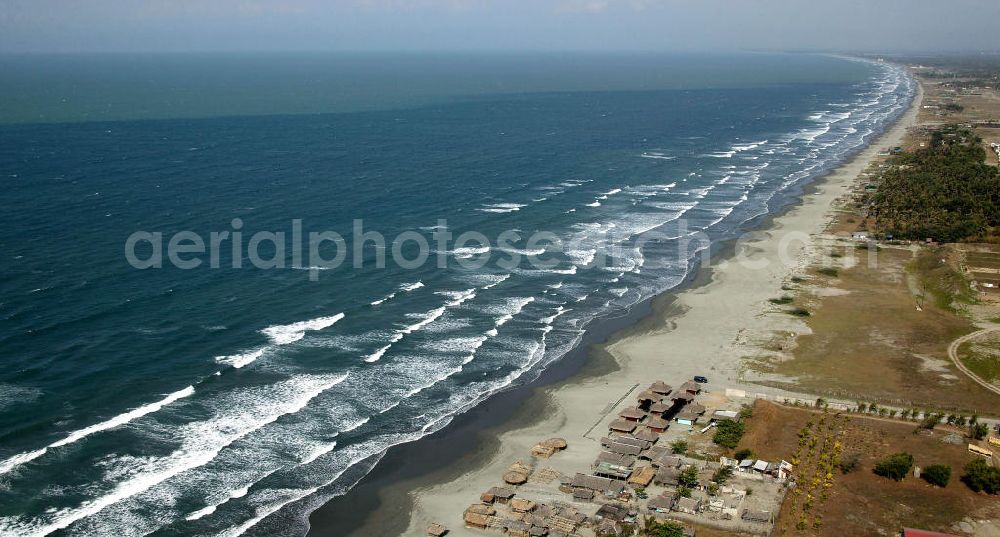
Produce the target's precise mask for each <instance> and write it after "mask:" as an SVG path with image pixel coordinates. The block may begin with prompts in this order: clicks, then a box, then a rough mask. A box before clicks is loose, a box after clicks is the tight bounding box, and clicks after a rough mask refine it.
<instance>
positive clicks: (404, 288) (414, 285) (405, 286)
mask: <svg viewBox="0 0 1000 537" xmlns="http://www.w3.org/2000/svg"><path fill="white" fill-rule="evenodd" d="M423 286H424V282H421V281H418V282H414V283H404V284H403V285H400V286H399V290H400V291H403V292H405V293H409V292H410V291H416V290H417V289H420V288H421V287H423Z"/></svg>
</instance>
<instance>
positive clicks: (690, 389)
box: [678, 380, 701, 395]
mask: <svg viewBox="0 0 1000 537" xmlns="http://www.w3.org/2000/svg"><path fill="white" fill-rule="evenodd" d="M678 391H682V392H687V393H690V394H692V395H698V394H699V393H701V385H700V384H698V383H697V382H695V381H693V380H689V381H686V382H685V383H684V384H681V387H680V388H678Z"/></svg>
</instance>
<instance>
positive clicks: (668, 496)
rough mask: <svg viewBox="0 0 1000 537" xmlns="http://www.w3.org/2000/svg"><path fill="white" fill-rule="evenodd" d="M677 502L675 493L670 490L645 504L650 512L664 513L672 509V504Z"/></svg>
mask: <svg viewBox="0 0 1000 537" xmlns="http://www.w3.org/2000/svg"><path fill="white" fill-rule="evenodd" d="M676 501H677V493H676V492H674V491H672V490H666V491H663V492H662V493H661V494H660V495H659V496H657V497H656V498H653V499H652V500H649V503H648V504H646V505H647V506H648V507H649V510H650V511H656V512H658V513H666V512H668V511H670V510H671V509H673V507H674V502H676Z"/></svg>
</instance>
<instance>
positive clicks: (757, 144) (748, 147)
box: [731, 140, 767, 153]
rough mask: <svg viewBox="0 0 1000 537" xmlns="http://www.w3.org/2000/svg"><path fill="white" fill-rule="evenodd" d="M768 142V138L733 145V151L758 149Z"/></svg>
mask: <svg viewBox="0 0 1000 537" xmlns="http://www.w3.org/2000/svg"><path fill="white" fill-rule="evenodd" d="M766 143H767V140H764V141H761V142H751V143H749V144H743V145H734V146H732V147H731V149H732V150H733V151H736V152H738V153H742V152H743V151H750V150H753V149H757V148H758V147H760V146H762V145H764V144H766Z"/></svg>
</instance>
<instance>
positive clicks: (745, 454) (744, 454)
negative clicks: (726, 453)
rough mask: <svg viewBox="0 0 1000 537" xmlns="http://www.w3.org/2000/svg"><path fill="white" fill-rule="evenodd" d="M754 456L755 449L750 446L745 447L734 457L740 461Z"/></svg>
mask: <svg viewBox="0 0 1000 537" xmlns="http://www.w3.org/2000/svg"><path fill="white" fill-rule="evenodd" d="M752 457H753V450H752V449H750V448H743V449H741V450H739V451H737V452H736V454H734V455H733V458H734V459H736V460H738V461H745V460H747V459H750V458H752Z"/></svg>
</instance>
